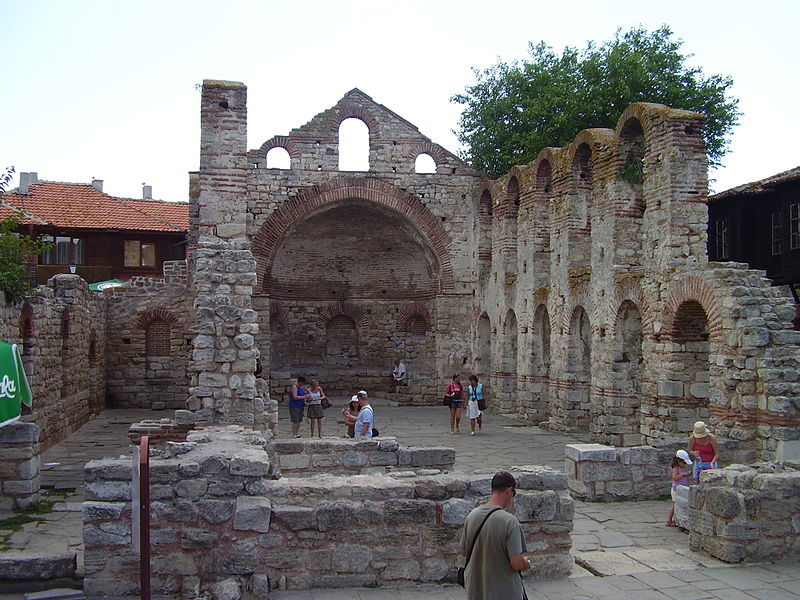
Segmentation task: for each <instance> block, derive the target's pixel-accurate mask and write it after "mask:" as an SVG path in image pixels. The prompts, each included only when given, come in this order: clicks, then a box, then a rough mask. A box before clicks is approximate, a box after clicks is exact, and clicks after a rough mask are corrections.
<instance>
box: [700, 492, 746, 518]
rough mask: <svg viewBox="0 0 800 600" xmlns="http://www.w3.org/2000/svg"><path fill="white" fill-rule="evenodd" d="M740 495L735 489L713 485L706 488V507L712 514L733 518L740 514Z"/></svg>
mask: <svg viewBox="0 0 800 600" xmlns="http://www.w3.org/2000/svg"><path fill="white" fill-rule="evenodd" d="M740 508H741V507H740V504H739V495H738V494H737V493H736V492H735V491H734V490H729V489H725V488H721V487H711V488H708V489H707V490H706V497H705V509H706V510H707V511H708V512H710V513H711V514H712V515H716V516H717V517H722V518H723V519H733V518H735V517H737V516H738V515H739V510H740Z"/></svg>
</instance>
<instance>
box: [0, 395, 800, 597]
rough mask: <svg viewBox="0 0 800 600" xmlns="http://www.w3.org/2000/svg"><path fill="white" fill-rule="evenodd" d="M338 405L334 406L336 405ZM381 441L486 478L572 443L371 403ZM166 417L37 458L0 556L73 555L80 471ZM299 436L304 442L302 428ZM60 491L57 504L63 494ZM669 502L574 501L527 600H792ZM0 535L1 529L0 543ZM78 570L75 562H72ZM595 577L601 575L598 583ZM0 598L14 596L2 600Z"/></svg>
mask: <svg viewBox="0 0 800 600" xmlns="http://www.w3.org/2000/svg"><path fill="white" fill-rule="evenodd" d="M335 404H338V405H339V406H340V407H341V405H343V402H335ZM374 407H375V416H376V425H377V426H378V428H379V429H380V431H381V435H382V436H384V437H386V436H396V437H397V438H398V440H399V441H400V443H401V444H403V445H409V446H411V445H414V446H447V447H453V448H455V449H456V463H455V468H456V469H457V470H460V471H472V470H476V469H482V470H489V471H495V470H497V469H501V468H510V467H513V466H515V465H525V464H542V465H547V466H550V467H553V468H555V469H559V470H561V469H563V465H564V445H565V444H568V443H575V442H580V441H581V439H580V438H579V437H576V436H567V435H563V434H559V433H554V432H551V431H546V430H543V429H541V428H539V427H535V426H527V425H523V424H521V423H520V422H518V421H514V420H512V419H506V418H502V417H498V416H495V415H487V417H486V421H485V423H484V425H483V429H482V430H481V431H479V433H478V434H477V435H475V436H471V435H469V423H468V421H466V420H462V424H461V433H460V434H457V435H450V434H449V414H448V411H447V409H446V408H445V407H443V406H431V407H396V406H387V405H384V404H382V403H381V402H380V401H376V402H375V404H374ZM339 412H340V410H339V408H338V407H334V408H332V409H329V410H328V411H326V414H327V415H329V416H328V418H326V419H325V425H324V434H325V435H326V436H334V435H335V436H343V435H344V427H343V425H341V424H338V423H336V422H335V421H336V419H335V416H338V414H339ZM171 414H172V413H171V412H168V411H164V412H150V411H145V410H107V411H105V412H103V413H102V414H101V415H99V416H98V417H97V418H95V419H94V420H92V421H91V422H90V423H87V424H86V425H84V427H82V428H81V429H80V430H79V431H77V432H76V433H74V434H73V435H72V436H70V438H69V439H68V440H66V441H64V442H62V443H60V444H57V445H56V446H54V447H53V448H50V449H49V450H48V451H47V452H45V453H44V455H43V458H42V465H43V466H42V484H43V486H45V487H46V488H48V489H52V490H55V491H56V492H57V493H58V494H59V495H56V496H52V497H51V499H57V500H58V502H57V503H56V504H55V505H54V507H53V512H52V513H50V514H48V515H44V521H43V522H42V523H39V524H28V525H26V526H24V527H23V529H22V530H21V531H18V532H16V533H13V534H12V535H11V536H10V538H9V539H8V542H7V545H6V546H0V554H2V553H3V552H7V551H15V550H27V551H31V552H36V553H41V554H45V553H47V554H49V553H56V552H64V551H67V550H72V551H76V552H78V556H79V561H80V558H82V541H81V520H80V517H81V515H80V504H81V502H83V465H84V464H85V463H86V462H87V461H89V460H92V459H96V458H103V457H115V456H120V455H127V454H128V453H129V449H128V443H127V436H126V434H127V430H128V426H129V425H130V423H133V422H135V421H138V420H141V419H143V418H146V417H156V418H167V417H170V416H171ZM289 432H290V424H289V423H288V411H287V409H285V407H282V408H281V412H280V422H279V428H278V436H279V437H281V438H286V437H289V435H290V434H289ZM301 433H302V434H303V436H304V437H307V436H308V435H309V432H308V428H307V425H306V424H305V423H304V425H303V428H302V429H301ZM61 494H63V497H62V495H61ZM668 509H669V502H662V501H654V502H620V503H612V504H605V503H590V502H576V515H575V529H574V533H573V554H574V555H575V558H576V566H575V568H574V570H573V573H572V575H571V576H570V577H569V578H565V579H559V580H553V581H537V582H528V583H527V584H526V586H527V589H528V595H529V597H530V598H531V599H533V598H542V599H545V600H548V599H552V600H556V599H558V600H569V599H573V600H592V599H599V600H605V599H608V600H624V599H626V598H634V597H635V598H637V600H648V599H651V598H652V599H663V600H667V599H675V600H695V599H697V600H700V599H704V598H720V599H725V600H750V599H764V600H767V599H786V600H792V599H797V600H800V564H798V562H797V560H796V559H795V560H794V561H791V562H785V563H778V564H760V565H751V566H739V567H731V566H729V565H726V564H725V563H722V562H719V561H717V560H715V559H713V558H711V557H709V556H708V555H705V554H701V553H696V552H691V551H690V550H689V548H688V536H687V535H686V533H685V532H682V531H681V530H679V529H677V528H668V527H665V526H664V521H665V520H666V513H667V511H668ZM2 535H3V532H2V531H0V539H2ZM79 564H80V563H79ZM597 575H602V577H597ZM432 596H436V597H439V598H443V599H445V600H447V599H450V598H458V599H462V598H464V592H463V590H462V589H461V588H459V587H457V586H446V585H445V586H438V585H420V586H415V587H413V588H403V589H386V588H378V589H366V588H361V589H347V590H312V591H304V592H276V593H275V598H277V599H278V600H290V599H297V600H300V599H313V600H316V599H322V598H325V599H326V600H338V599H339V598H342V599H344V598H350V599H353V598H355V599H364V600H367V599H369V600H383V599H387V600H388V599H392V600H412V599H417V598H429V597H432ZM0 598H3V599H9V600H10V599H12V598H22V596H21V595H3V594H0Z"/></svg>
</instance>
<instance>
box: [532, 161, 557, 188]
mask: <svg viewBox="0 0 800 600" xmlns="http://www.w3.org/2000/svg"><path fill="white" fill-rule="evenodd" d="M552 188H553V168H552V167H551V166H550V163H549V162H548V161H546V160H543V161H542V162H540V163H539V169H538V170H537V171H536V191H537V192H539V193H540V194H549V193H550V192H552Z"/></svg>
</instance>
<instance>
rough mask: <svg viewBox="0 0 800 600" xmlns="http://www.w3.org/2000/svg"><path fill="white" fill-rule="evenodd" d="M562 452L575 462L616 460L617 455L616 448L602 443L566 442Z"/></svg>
mask: <svg viewBox="0 0 800 600" xmlns="http://www.w3.org/2000/svg"><path fill="white" fill-rule="evenodd" d="M564 452H565V454H566V456H567V458H570V459H572V460H574V461H576V462H581V461H592V462H616V461H617V459H618V456H619V455H618V453H617V449H616V448H614V447H613V446H603V445H602V444H567V445H566V447H565V449H564Z"/></svg>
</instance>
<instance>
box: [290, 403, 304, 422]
mask: <svg viewBox="0 0 800 600" xmlns="http://www.w3.org/2000/svg"><path fill="white" fill-rule="evenodd" d="M289 418H290V419H291V420H292V423H302V422H303V407H302V406H290V407H289Z"/></svg>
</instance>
